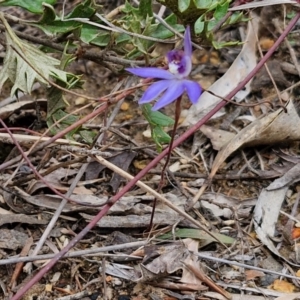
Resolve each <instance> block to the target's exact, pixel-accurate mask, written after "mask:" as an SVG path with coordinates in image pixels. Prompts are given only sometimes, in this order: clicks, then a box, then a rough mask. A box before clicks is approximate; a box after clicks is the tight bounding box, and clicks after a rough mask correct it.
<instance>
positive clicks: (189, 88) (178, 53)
mask: <svg viewBox="0 0 300 300" xmlns="http://www.w3.org/2000/svg"><path fill="white" fill-rule="evenodd" d="M167 60H168V66H169V70H163V69H159V68H154V67H146V68H127V69H126V70H127V71H128V72H130V73H132V74H134V75H137V76H140V77H143V78H148V77H152V78H157V79H160V80H159V81H156V82H154V83H153V84H152V85H150V86H149V87H148V89H147V90H146V91H145V93H144V94H143V96H142V98H141V99H140V100H139V104H145V103H148V102H151V101H153V100H155V99H157V98H158V99H157V101H156V103H155V105H154V106H153V107H152V110H158V109H161V108H162V107H164V106H166V105H168V104H170V103H172V102H173V101H175V100H176V99H178V98H179V97H180V96H181V95H182V94H183V93H184V92H186V93H187V94H188V96H189V99H190V101H191V102H192V103H193V104H195V103H196V102H197V101H198V99H199V97H200V95H201V93H202V88H201V86H200V85H199V84H198V83H197V82H195V81H192V80H188V79H187V77H188V75H189V74H190V73H191V70H192V42H191V32H190V27H189V26H188V27H187V28H186V30H185V34H184V51H183V50H172V51H169V52H168V53H167ZM159 97H160V98H159Z"/></svg>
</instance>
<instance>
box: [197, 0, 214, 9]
mask: <svg viewBox="0 0 300 300" xmlns="http://www.w3.org/2000/svg"><path fill="white" fill-rule="evenodd" d="M194 2H195V5H196V7H197V8H199V9H207V8H210V7H211V5H212V4H213V0H194Z"/></svg>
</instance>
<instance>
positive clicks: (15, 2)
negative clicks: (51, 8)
mask: <svg viewBox="0 0 300 300" xmlns="http://www.w3.org/2000/svg"><path fill="white" fill-rule="evenodd" d="M43 3H44V4H45V3H47V4H50V5H54V4H55V3H56V0H2V1H0V6H20V7H22V8H24V9H26V10H28V11H30V12H32V13H36V14H41V13H43Z"/></svg>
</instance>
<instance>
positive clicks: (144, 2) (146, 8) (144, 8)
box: [139, 0, 153, 19]
mask: <svg viewBox="0 0 300 300" xmlns="http://www.w3.org/2000/svg"><path fill="white" fill-rule="evenodd" d="M139 12H140V15H141V16H142V17H143V18H144V19H146V18H147V17H152V16H153V11H152V0H140V5H139Z"/></svg>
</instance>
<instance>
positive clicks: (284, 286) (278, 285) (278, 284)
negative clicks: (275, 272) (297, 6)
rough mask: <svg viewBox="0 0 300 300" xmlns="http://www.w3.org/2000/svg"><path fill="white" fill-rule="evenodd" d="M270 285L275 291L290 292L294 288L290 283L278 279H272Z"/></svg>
mask: <svg viewBox="0 0 300 300" xmlns="http://www.w3.org/2000/svg"><path fill="white" fill-rule="evenodd" d="M271 287H272V288H273V289H274V290H275V291H278V292H283V293H292V292H294V290H295V288H296V287H295V286H294V285H293V284H292V283H289V282H287V281H284V280H280V279H276V280H274V282H273V284H272V286H271Z"/></svg>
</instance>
